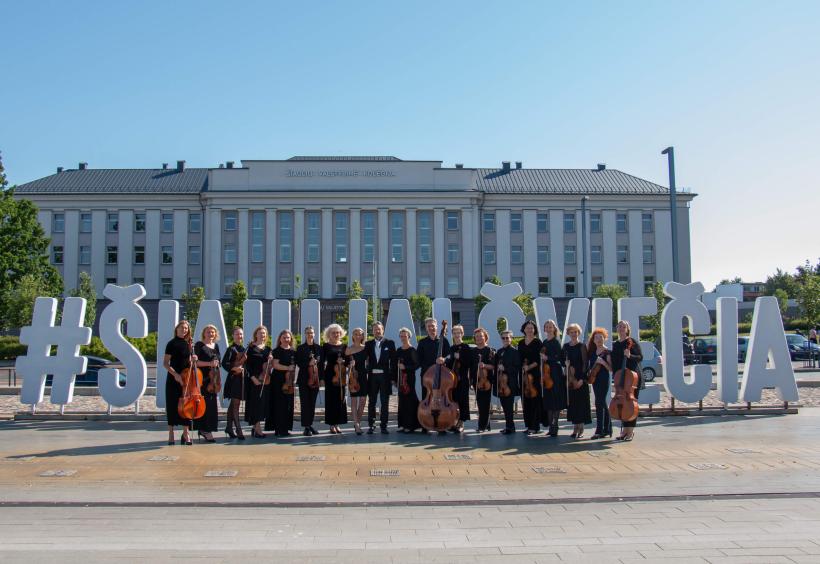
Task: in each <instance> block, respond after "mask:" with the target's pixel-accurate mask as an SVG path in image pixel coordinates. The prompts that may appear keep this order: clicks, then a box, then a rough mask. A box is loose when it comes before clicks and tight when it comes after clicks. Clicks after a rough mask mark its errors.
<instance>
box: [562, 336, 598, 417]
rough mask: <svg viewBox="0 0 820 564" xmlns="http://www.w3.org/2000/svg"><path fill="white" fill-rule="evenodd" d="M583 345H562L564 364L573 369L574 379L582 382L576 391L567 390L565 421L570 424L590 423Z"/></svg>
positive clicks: (590, 414)
mask: <svg viewBox="0 0 820 564" xmlns="http://www.w3.org/2000/svg"><path fill="white" fill-rule="evenodd" d="M584 348H585V347H584V344H583V343H577V344H575V345H570V344H569V343H565V344H564V348H563V353H564V354H563V358H564V362H565V363H566V362H569V363H570V364H571V365H572V367H573V368H575V378H576V379H577V380H581V382H583V383H582V384H581V387H580V388H578V389H577V390H573V389H570V390H569V405H568V406H567V421H571V422H572V423H585V424H588V423H592V410H591V408H590V406H589V384H587V371H586V368H587V367H586V351H585V350H584Z"/></svg>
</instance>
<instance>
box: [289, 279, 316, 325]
mask: <svg viewBox="0 0 820 564" xmlns="http://www.w3.org/2000/svg"><path fill="white" fill-rule="evenodd" d="M307 297H308V293H307V288H303V287H302V277H301V276H300V275H299V274H297V275H296V277H295V283H294V285H293V299H291V300H290V306H291V308H292V309H293V315H295V316H296V323H295V324H294V327H296V331H295V332H296V333H301V332H302V301H304V300H305V299H307ZM316 335H317V336H316V339H317V341H318V339H319V336H318V335H319V328H318V327H317V328H316Z"/></svg>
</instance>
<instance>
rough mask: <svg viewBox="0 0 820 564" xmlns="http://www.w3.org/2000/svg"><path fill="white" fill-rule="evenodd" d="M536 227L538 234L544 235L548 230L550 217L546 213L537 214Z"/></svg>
mask: <svg viewBox="0 0 820 564" xmlns="http://www.w3.org/2000/svg"><path fill="white" fill-rule="evenodd" d="M536 225H537V226H538V232H539V233H546V232H547V231H549V230H550V216H549V214H547V212H538V215H536Z"/></svg>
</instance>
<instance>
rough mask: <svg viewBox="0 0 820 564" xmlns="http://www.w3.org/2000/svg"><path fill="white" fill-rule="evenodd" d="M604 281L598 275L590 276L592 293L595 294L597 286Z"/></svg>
mask: <svg viewBox="0 0 820 564" xmlns="http://www.w3.org/2000/svg"><path fill="white" fill-rule="evenodd" d="M603 283H604V281H603V279H602V278H601V277H600V276H593V277H592V294H593V295H595V292H597V291H598V286H600V285H601V284H603Z"/></svg>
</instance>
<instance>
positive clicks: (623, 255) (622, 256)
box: [616, 245, 629, 264]
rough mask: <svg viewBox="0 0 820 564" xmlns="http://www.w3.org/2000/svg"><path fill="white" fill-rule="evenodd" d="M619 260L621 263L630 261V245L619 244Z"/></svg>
mask: <svg viewBox="0 0 820 564" xmlns="http://www.w3.org/2000/svg"><path fill="white" fill-rule="evenodd" d="M616 256H617V257H618V262H619V263H621V264H626V263H628V262H629V247H628V246H626V245H618V252H617V255H616Z"/></svg>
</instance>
